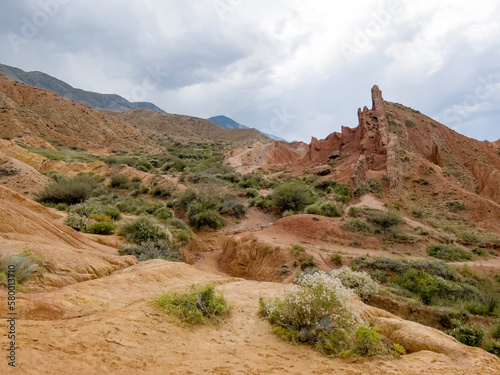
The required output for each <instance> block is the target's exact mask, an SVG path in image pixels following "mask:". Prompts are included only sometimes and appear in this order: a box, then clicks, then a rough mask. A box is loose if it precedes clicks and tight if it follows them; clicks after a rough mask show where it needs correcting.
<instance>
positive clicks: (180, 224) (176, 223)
mask: <svg viewBox="0 0 500 375" xmlns="http://www.w3.org/2000/svg"><path fill="white" fill-rule="evenodd" d="M170 225H172V226H173V227H174V228H177V229H188V226H187V224H186V223H185V222H183V221H182V220H181V219H177V218H173V219H172V220H170Z"/></svg>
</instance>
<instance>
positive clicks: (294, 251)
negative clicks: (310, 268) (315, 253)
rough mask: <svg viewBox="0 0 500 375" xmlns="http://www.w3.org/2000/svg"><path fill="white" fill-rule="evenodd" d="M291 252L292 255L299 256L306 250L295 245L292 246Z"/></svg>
mask: <svg viewBox="0 0 500 375" xmlns="http://www.w3.org/2000/svg"><path fill="white" fill-rule="evenodd" d="M291 251H292V254H294V255H299V254H300V253H303V252H305V251H306V249H305V247H303V246H300V245H297V244H295V245H293V246H292V250H291Z"/></svg>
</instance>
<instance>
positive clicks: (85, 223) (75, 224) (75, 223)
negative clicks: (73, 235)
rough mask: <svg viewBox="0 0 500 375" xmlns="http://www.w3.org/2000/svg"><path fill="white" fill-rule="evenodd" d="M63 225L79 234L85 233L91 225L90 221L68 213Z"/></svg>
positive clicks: (73, 213)
mask: <svg viewBox="0 0 500 375" xmlns="http://www.w3.org/2000/svg"><path fill="white" fill-rule="evenodd" d="M64 224H65V225H67V226H68V227H71V228H73V229H75V230H78V231H80V232H85V231H86V230H87V228H88V227H89V226H90V225H92V220H90V219H89V218H88V217H86V216H82V215H79V214H77V213H75V212H69V213H68V216H67V217H66V220H64Z"/></svg>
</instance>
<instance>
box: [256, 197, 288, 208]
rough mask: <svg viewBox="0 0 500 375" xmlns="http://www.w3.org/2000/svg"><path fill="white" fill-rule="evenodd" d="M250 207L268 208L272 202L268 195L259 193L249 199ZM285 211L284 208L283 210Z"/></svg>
mask: <svg viewBox="0 0 500 375" xmlns="http://www.w3.org/2000/svg"><path fill="white" fill-rule="evenodd" d="M249 204H250V207H257V208H261V209H268V208H269V207H271V206H272V204H273V202H272V200H271V198H270V197H267V196H266V197H265V196H263V195H259V196H257V197H255V198H252V199H250V202H249ZM285 211H286V210H285Z"/></svg>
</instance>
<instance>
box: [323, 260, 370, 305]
mask: <svg viewBox="0 0 500 375" xmlns="http://www.w3.org/2000/svg"><path fill="white" fill-rule="evenodd" d="M329 274H330V276H332V277H336V278H337V279H339V280H340V282H341V283H342V285H343V286H344V287H346V288H348V289H352V290H353V291H354V293H356V294H357V295H358V296H359V297H360V298H361V299H362V300H364V301H366V300H368V298H370V296H372V295H374V294H376V293H377V292H378V283H377V282H376V281H374V280H373V279H372V278H371V277H370V275H369V274H368V273H366V272H364V271H353V270H352V269H350V268H349V267H342V268H341V269H338V270H333V271H330V272H329Z"/></svg>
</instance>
